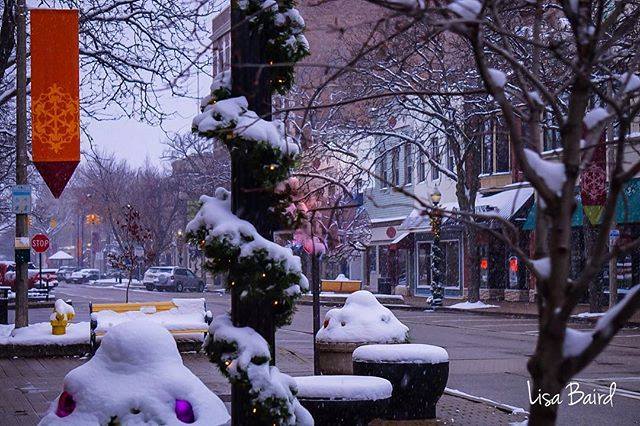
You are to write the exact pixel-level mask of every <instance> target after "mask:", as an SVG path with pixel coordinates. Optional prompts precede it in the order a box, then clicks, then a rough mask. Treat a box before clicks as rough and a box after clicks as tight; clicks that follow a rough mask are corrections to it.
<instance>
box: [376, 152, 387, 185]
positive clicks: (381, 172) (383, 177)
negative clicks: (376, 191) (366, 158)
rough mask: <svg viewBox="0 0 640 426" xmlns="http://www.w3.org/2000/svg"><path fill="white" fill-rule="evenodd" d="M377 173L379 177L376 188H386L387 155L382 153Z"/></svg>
mask: <svg viewBox="0 0 640 426" xmlns="http://www.w3.org/2000/svg"><path fill="white" fill-rule="evenodd" d="M378 164H379V171H378V176H380V178H381V179H380V180H379V181H378V187H380V188H386V187H388V186H389V170H388V169H387V154H386V153H384V154H382V156H381V157H380V162H379V163H378Z"/></svg>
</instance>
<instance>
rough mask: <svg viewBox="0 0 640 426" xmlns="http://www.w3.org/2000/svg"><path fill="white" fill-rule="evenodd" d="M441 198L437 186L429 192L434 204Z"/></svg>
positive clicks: (438, 202)
mask: <svg viewBox="0 0 640 426" xmlns="http://www.w3.org/2000/svg"><path fill="white" fill-rule="evenodd" d="M441 199H442V194H441V193H440V191H438V188H436V189H434V191H433V192H432V193H431V202H432V203H433V205H434V206H436V207H437V206H438V204H440V200H441Z"/></svg>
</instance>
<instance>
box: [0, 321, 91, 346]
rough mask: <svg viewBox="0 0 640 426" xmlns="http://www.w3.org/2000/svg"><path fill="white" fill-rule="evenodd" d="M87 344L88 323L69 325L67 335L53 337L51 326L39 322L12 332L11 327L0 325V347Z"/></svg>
mask: <svg viewBox="0 0 640 426" xmlns="http://www.w3.org/2000/svg"><path fill="white" fill-rule="evenodd" d="M81 343H87V344H88V343H89V323H88V322H78V323H69V325H68V326H67V333H66V334H63V335H60V336H54V335H53V334H51V324H50V323H48V322H39V323H36V324H31V325H29V326H28V327H22V328H18V329H15V330H14V327H13V325H3V324H0V345H74V344H81Z"/></svg>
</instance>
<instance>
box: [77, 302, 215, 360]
mask: <svg viewBox="0 0 640 426" xmlns="http://www.w3.org/2000/svg"><path fill="white" fill-rule="evenodd" d="M203 304H204V306H203V307H204V311H205V316H204V323H203V326H202V327H200V328H188V329H177V330H171V329H167V330H168V331H169V332H170V333H171V334H172V335H173V336H180V335H188V334H201V333H202V334H205V335H206V333H207V332H208V331H209V324H211V321H212V319H213V317H212V316H211V313H210V312H209V311H207V304H206V302H203ZM144 308H153V312H162V311H169V310H171V309H174V308H178V306H177V305H176V304H175V303H173V302H172V301H170V300H169V301H163V302H138V303H93V302H89V316H90V318H91V323H90V324H91V339H90V346H91V353H92V354H93V353H95V351H96V349H97V347H98V339H99V338H102V336H104V335H105V334H106V333H107V332H106V331H97V328H98V321H97V320H96V319H94V317H93V315H92V314H94V313H96V312H100V311H113V312H116V313H124V312H134V311H141V310H142V309H144Z"/></svg>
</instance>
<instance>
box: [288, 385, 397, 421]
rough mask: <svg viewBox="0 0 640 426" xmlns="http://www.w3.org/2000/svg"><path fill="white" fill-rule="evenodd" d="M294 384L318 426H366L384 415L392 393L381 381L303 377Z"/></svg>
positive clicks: (390, 387)
mask: <svg viewBox="0 0 640 426" xmlns="http://www.w3.org/2000/svg"><path fill="white" fill-rule="evenodd" d="M295 380H296V383H297V385H298V397H299V398H300V402H301V403H302V405H303V406H304V407H305V408H307V409H308V410H309V411H310V412H311V414H312V415H313V418H314V420H315V421H316V424H319V425H354V426H360V425H362V426H364V425H367V424H369V422H370V421H371V420H373V419H375V418H376V417H379V416H380V415H382V414H383V413H384V412H385V410H386V409H387V406H388V404H389V402H390V400H391V394H392V390H393V388H392V385H391V383H390V382H389V381H388V380H386V379H383V378H380V377H363V376H306V377H296V378H295Z"/></svg>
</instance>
